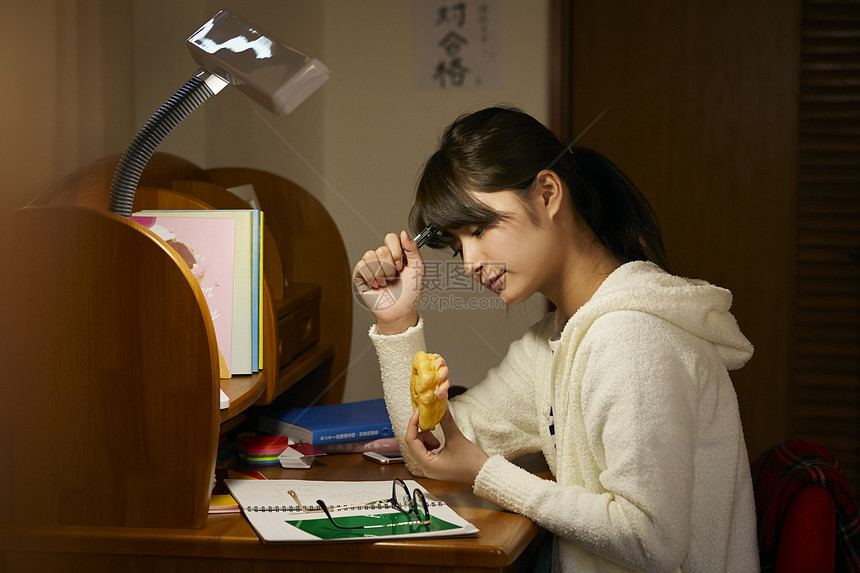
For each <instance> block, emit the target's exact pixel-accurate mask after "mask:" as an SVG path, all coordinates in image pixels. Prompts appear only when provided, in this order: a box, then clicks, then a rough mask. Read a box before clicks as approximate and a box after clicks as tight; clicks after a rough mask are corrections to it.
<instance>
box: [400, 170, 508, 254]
mask: <svg viewBox="0 0 860 573" xmlns="http://www.w3.org/2000/svg"><path fill="white" fill-rule="evenodd" d="M430 167H431V166H430V164H429V163H428V166H427V168H426V169H425V170H424V174H423V176H422V178H421V181H419V183H418V190H417V193H416V196H415V203H414V204H413V205H412V211H411V212H410V213H409V223H410V228H411V229H412V231H413V232H414V233H416V234H417V233H419V232H420V231H422V230H424V228H425V227H426V226H427V225H429V224H431V223H432V224H434V225H437V226H438V227H439V228H440V229H441V230H442V232H441V233H439V234H437V235H436V236H434V237H433V238H431V239H430V241H429V242H428V243H427V244H428V245H429V246H430V247H431V248H433V249H442V248H446V247H449V246H450V242H451V240H452V239H453V237H452V235H451V231H452V230H455V229H459V228H461V227H465V226H466V225H479V226H489V225H493V224H495V223H496V222H498V221H499V219H500V218H501V215H499V213H497V212H496V211H494V210H493V209H490V208H489V207H487V206H486V205H484V204H483V203H480V202H479V201H477V200H476V199H475V198H474V197H473V196H472V195H471V194H470V193H469V192H468V191H466V190H465V188H464V187H465V186H466V185H464V183H466V182H460V181H457V180H456V179H455V177H452V176H447V175H446V174H445V172H444V170H441V169H431V168H430Z"/></svg>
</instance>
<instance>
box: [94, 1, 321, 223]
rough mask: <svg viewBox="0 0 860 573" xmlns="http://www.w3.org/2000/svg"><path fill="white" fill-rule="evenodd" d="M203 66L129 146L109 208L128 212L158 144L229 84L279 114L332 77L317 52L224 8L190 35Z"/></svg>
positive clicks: (193, 50)
mask: <svg viewBox="0 0 860 573" xmlns="http://www.w3.org/2000/svg"><path fill="white" fill-rule="evenodd" d="M187 45H188V48H189V50H190V51H191V55H192V57H193V58H194V60H195V61H196V62H197V64H198V65H200V69H199V70H198V71H197V72H196V73H195V74H194V75H193V76H192V77H191V78H190V79H189V80H188V81H187V82H186V83H185V85H184V86H182V87H181V88H180V89H179V90H178V91H177V92H176V93H175V94H173V96H172V97H170V98H169V99H168V100H167V101H166V102H164V104H163V105H162V106H161V107H160V108H159V109H158V111H156V112H155V113H154V114H153V115H152V117H151V118H150V119H149V120H148V121H147V122H146V124H144V126H143V127H142V128H141V129H140V131H139V132H138V133H137V135H136V136H135V138H134V139H133V140H132V142H131V144H130V145H129V146H128V148H127V149H126V151H125V153H124V154H123V156H122V158H121V159H120V162H119V164H118V166H117V169H116V172H115V173H114V178H113V182H112V184H111V192H110V203H109V205H108V208H109V209H110V211H111V212H113V213H116V214H118V215H122V216H124V217H130V216H131V212H132V204H133V203H134V194H135V191H136V190H137V185H138V182H139V181H140V177H141V175H142V174H143V170H144V168H145V167H146V164H147V163H148V162H149V160H150V158H151V157H152V155H153V153H155V148H156V147H157V146H158V144H159V143H161V141H162V140H163V139H164V138H165V137H166V136H167V134H169V133H170V132H171V130H173V128H174V127H176V126H177V125H178V124H179V122H181V121H182V120H183V119H185V118H186V117H188V115H190V114H191V112H193V111H194V110H195V109H197V108H198V107H199V106H200V105H202V104H203V102H205V101H206V100H207V99H209V98H210V97H212V96H213V95H215V94H217V93H218V92H220V91H221V90H222V89H224V87H226V86H227V85H228V84H229V85H233V86H236V87H237V88H238V89H239V90H240V91H243V92H245V93H246V94H247V95H248V96H250V97H251V98H252V99H254V100H255V101H257V103H259V104H260V105H262V106H263V107H265V108H266V109H268V110H269V111H271V112H272V113H275V114H278V115H280V114H284V113H289V112H291V111H292V110H293V109H295V108H296V106H298V105H299V104H300V103H301V102H302V101H304V100H305V99H306V98H307V97H308V96H309V95H310V94H311V93H313V92H314V91H315V90H316V89H317V88H318V87H319V86H320V85H322V84H323V83H324V82H325V81H326V80H327V79H328V74H329V72H328V68H326V67H325V66H324V65H323V64H322V63H320V62H319V61H318V60H316V59H314V58H310V57H308V56H307V55H305V54H303V53H302V52H299V51H298V50H295V49H294V48H291V47H289V46H287V45H286V44H284V43H282V42H280V41H278V40H275V39H274V38H273V37H272V36H271V35H268V34H264V33H263V32H261V31H260V29H259V28H257V27H255V26H253V25H251V24H250V23H248V22H247V21H245V20H243V19H242V18H240V17H239V16H237V15H235V14H233V13H231V12H229V11H227V10H221V11H220V12H218V13H217V14H216V15H215V16H214V17H213V18H212V19H211V20H209V21H208V22H207V23H206V24H204V25H203V26H202V27H201V28H200V29H199V30H197V32H195V33H194V34H193V35H192V36H191V37H189V38H188V42H187Z"/></svg>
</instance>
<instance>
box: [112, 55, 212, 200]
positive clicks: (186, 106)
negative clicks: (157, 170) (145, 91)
mask: <svg viewBox="0 0 860 573" xmlns="http://www.w3.org/2000/svg"><path fill="white" fill-rule="evenodd" d="M226 85H227V82H226V81H224V80H222V79H221V78H219V77H218V76H215V75H213V74H210V73H209V72H207V71H205V70H200V71H198V72H197V73H196V74H195V75H193V76H191V78H190V79H189V80H188V81H187V82H186V83H185V85H184V86H182V87H181V88H179V90H177V92H176V93H175V94H173V96H171V97H170V99H168V100H167V101H166V102H164V104H163V105H162V106H161V107H160V108H159V109H158V111H156V112H155V113H154V114H153V115H152V117H150V118H149V120H148V121H147V122H146V123H145V124H144V125H143V127H142V128H141V129H140V131H138V132H137V135H136V136H135V137H134V139H133V140H132V142H131V143H130V144H129V146H128V148H127V149H126V150H125V153H123V155H122V158H121V159H120V161H119V165H118V166H117V169H116V172H114V176H113V182H112V183H111V189H110V204H109V205H108V208H109V209H110V210H111V211H112V212H113V213H116V214H118V215H122V216H124V217H130V216H131V209H132V203H134V193H135V191H136V190H137V184H138V182H139V181H140V176H141V174H142V173H143V170H144V168H145V167H146V164H147V163H148V162H149V160H150V158H151V157H152V154H153V153H155V148H156V147H158V144H159V143H161V141H162V140H163V139H164V138H165V137H166V136H167V134H168V133H170V132H171V130H173V128H174V127H176V126H177V125H178V124H179V122H180V121H182V120H183V119H185V118H186V117H188V116H189V115H190V114H191V112H192V111H194V110H195V109H197V108H198V107H199V106H200V105H202V104H203V102H205V101H206V100H207V99H209V98H210V97H212V96H213V95H215V94H217V93H218V92H219V91H221V90H222V89H223V88H224V86H226Z"/></svg>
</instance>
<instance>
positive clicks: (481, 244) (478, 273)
mask: <svg viewBox="0 0 860 573" xmlns="http://www.w3.org/2000/svg"><path fill="white" fill-rule="evenodd" d="M472 195H473V196H474V197H475V199H477V200H478V201H480V202H481V203H484V204H485V205H487V206H488V207H490V208H492V209H493V210H495V211H497V212H499V213H502V214H504V215H505V217H503V218H502V219H501V220H500V221H499V222H498V223H496V224H495V225H493V226H490V227H480V226H478V225H466V226H464V227H461V228H459V229H455V230H452V231H451V233H452V234H453V235H454V237H455V242H454V244H453V245H452V246H453V248H454V250H455V251H458V250H459V251H461V253H460V254H461V256H462V257H463V267H464V270H465V272H466V274H468V275H470V276H472V278H473V279H474V280H476V281H478V282H480V283H481V284H482V285H484V286H485V287H486V288H488V289H490V290H492V291H493V292H495V293H496V294H498V295H499V296H500V297H501V299H502V300H503V301H504V302H505V304H514V303H517V302H522V301H524V300H526V299H527V298H529V297H530V296H531V295H532V294H534V293H535V292H540V291H541V290H542V288H541V287H542V285H543V284H544V281H545V280H546V279H547V277H548V276H549V274H550V272H551V269H552V265H551V264H550V257H551V254H552V241H551V240H550V233H548V232H547V231H546V229H545V227H543V226H540V224H541V219H540V217H541V214H540V213H539V209H538V212H536V213H535V214H534V217H536V220H533V218H532V217H531V216H530V213H529V209H528V207H527V205H525V204H524V203H523V201H522V200H521V199H520V198H519V197H518V196H517V195H516V194H515V193H514V192H513V191H497V192H493V193H483V192H473V193H472Z"/></svg>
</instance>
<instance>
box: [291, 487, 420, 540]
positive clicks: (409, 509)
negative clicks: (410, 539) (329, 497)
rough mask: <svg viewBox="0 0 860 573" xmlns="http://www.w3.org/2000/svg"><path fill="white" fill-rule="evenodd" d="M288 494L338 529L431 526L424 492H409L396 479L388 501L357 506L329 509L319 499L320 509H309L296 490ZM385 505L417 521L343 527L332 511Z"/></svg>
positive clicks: (336, 506)
mask: <svg viewBox="0 0 860 573" xmlns="http://www.w3.org/2000/svg"><path fill="white" fill-rule="evenodd" d="M287 493H288V494H289V495H290V497H292V498H293V499H294V500H295V502H296V503H297V504H298V506H299V508H300V509H301V510H302V511H303V512H305V513H324V514H325V516H326V517H327V518H328V520H329V521H330V522H331V524H332V525H334V526H335V527H337V528H338V529H364V528H369V527H397V526H399V525H429V524H430V508H429V507H428V505H427V499H426V498H425V497H424V492H422V491H421V490H420V489H415V490H412V491H411V492H410V491H409V488H408V487H406V483H405V482H404V481H403V480H402V479H400V478H396V479H395V480H394V481H393V482H392V484H391V497H390V498H388V499H378V500H376V501H368V502H365V503H358V504H355V505H335V506H332V507H331V508H329V506H328V505H326V503H325V502H324V501H323V500H321V499H318V500H317V505H319V506H320V509H307V508H306V507H305V505H304V504H303V503H302V502H301V500H299V495H298V494H297V493H296V492H295V491H294V490H289V491H287ZM382 504H387V505H383V507H387V506H390V507H393V508H394V509H396V510H398V511H400V513H402V514H404V515H406V516H411V515H415V517H416V519H415V520H413V521H395V522H392V523H380V524H374V525H342V524H340V523H338V522H337V521H335V519H334V518H333V517H332V515H331V512H332V510H340V509H355V508H369V506H374V505H382Z"/></svg>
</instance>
